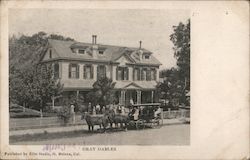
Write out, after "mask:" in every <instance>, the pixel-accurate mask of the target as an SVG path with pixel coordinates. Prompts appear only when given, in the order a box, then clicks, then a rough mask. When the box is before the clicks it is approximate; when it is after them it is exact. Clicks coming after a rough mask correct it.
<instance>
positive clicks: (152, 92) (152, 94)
mask: <svg viewBox="0 0 250 160" xmlns="http://www.w3.org/2000/svg"><path fill="white" fill-rule="evenodd" d="M151 103H154V91H151Z"/></svg>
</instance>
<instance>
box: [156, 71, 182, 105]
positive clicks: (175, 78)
mask: <svg viewBox="0 0 250 160" xmlns="http://www.w3.org/2000/svg"><path fill="white" fill-rule="evenodd" d="M161 74H162V75H164V76H165V79H164V81H163V82H160V83H158V84H157V86H156V89H157V90H156V91H157V94H158V96H159V97H160V98H161V99H164V100H165V101H166V102H169V106H170V107H177V105H178V102H179V98H180V97H181V95H182V86H183V82H182V81H181V80H180V77H179V72H178V70H177V69H176V68H171V69H169V70H164V71H162V73H161Z"/></svg>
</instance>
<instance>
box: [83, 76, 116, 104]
mask: <svg viewBox="0 0 250 160" xmlns="http://www.w3.org/2000/svg"><path fill="white" fill-rule="evenodd" d="M115 84H116V83H115V82H113V81H112V80H111V79H109V78H107V77H101V78H99V79H98V80H97V81H96V82H95V83H94V84H93V89H92V91H91V92H89V93H88V94H87V100H88V101H89V102H91V103H92V104H94V105H96V104H100V105H101V106H106V105H107V104H111V103H113V102H114V101H115V94H114V91H113V89H114V87H115Z"/></svg>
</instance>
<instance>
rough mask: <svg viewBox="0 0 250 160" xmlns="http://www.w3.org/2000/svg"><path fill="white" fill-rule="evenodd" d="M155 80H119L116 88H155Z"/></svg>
mask: <svg viewBox="0 0 250 160" xmlns="http://www.w3.org/2000/svg"><path fill="white" fill-rule="evenodd" d="M155 87H156V82H155V81H117V82H116V85H115V88H116V89H155Z"/></svg>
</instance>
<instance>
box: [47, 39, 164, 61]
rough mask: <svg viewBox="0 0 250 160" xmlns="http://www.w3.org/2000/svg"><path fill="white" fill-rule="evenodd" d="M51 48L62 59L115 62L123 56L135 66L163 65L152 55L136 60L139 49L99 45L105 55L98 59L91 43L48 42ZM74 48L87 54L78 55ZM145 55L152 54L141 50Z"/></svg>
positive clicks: (98, 56) (99, 56) (50, 40)
mask: <svg viewBox="0 0 250 160" xmlns="http://www.w3.org/2000/svg"><path fill="white" fill-rule="evenodd" d="M48 43H49V46H50V47H52V48H54V49H55V52H56V53H57V54H58V56H59V57H57V58H59V59H60V58H62V59H74V60H75V59H78V60H94V61H107V62H115V61H116V60H117V59H119V58H120V57H121V56H123V55H124V56H126V57H127V58H129V59H131V60H132V61H133V63H135V64H152V65H161V63H160V62H159V61H158V60H157V59H156V58H155V57H154V56H153V55H151V59H150V61H149V60H143V59H136V58H134V57H133V56H132V54H133V53H134V52H136V51H137V50H138V48H133V47H121V46H112V45H103V44H97V45H98V48H100V50H103V51H104V54H103V55H97V57H96V58H94V57H93V56H92V46H93V44H91V43H82V42H76V41H62V40H52V39H49V40H48ZM73 48H79V49H86V50H87V54H81V55H80V54H77V53H74V52H73V50H72V49H73ZM141 51H142V52H143V53H144V52H145V53H151V52H150V51H148V50H146V49H141Z"/></svg>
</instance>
